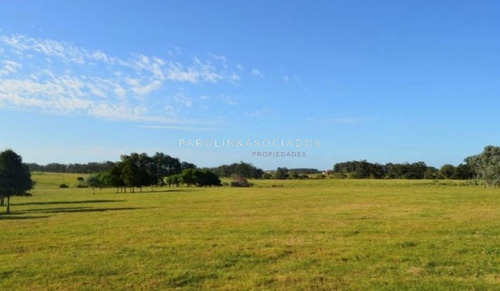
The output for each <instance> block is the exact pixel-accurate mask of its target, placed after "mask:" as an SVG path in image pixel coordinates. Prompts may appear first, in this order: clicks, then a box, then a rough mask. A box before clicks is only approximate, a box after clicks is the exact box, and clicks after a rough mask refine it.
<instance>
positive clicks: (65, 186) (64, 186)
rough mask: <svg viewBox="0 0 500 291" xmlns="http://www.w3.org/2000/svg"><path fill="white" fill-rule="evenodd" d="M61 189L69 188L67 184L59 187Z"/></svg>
mask: <svg viewBox="0 0 500 291" xmlns="http://www.w3.org/2000/svg"><path fill="white" fill-rule="evenodd" d="M59 188H69V186H68V185H66V184H61V185H59Z"/></svg>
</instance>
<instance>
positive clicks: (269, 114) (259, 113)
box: [246, 108, 279, 119]
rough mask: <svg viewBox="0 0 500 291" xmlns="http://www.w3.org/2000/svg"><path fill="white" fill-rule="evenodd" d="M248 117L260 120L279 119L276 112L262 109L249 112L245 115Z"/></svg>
mask: <svg viewBox="0 0 500 291" xmlns="http://www.w3.org/2000/svg"><path fill="white" fill-rule="evenodd" d="M246 115H247V116H248V117H252V118H256V119H260V118H273V119H279V114H278V112H276V111H274V110H272V109H269V108H262V109H258V110H255V111H253V112H249V113H247V114H246Z"/></svg>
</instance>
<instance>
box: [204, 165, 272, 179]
mask: <svg viewBox="0 0 500 291" xmlns="http://www.w3.org/2000/svg"><path fill="white" fill-rule="evenodd" d="M211 170H212V171H213V172H214V173H216V174H217V175H219V176H220V177H226V178H230V177H242V178H249V179H260V178H262V175H263V174H264V171H263V170H262V169H260V168H257V167H255V166H254V165H252V164H249V163H245V162H239V163H233V164H230V165H222V166H219V167H217V168H212V169H211Z"/></svg>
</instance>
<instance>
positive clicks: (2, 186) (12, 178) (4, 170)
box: [0, 150, 34, 213]
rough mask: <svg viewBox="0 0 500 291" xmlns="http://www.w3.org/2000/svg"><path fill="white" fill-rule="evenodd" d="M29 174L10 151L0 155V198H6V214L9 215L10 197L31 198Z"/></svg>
mask: <svg viewBox="0 0 500 291" xmlns="http://www.w3.org/2000/svg"><path fill="white" fill-rule="evenodd" d="M33 185H34V182H33V181H32V180H31V172H30V170H29V167H28V165H26V164H24V163H23V160H22V158H21V156H19V155H18V154H16V153H15V152H14V151H12V150H5V151H3V152H2V153H0V196H1V197H2V198H7V213H10V197H11V196H31V194H29V193H27V191H29V190H31V189H32V188H33Z"/></svg>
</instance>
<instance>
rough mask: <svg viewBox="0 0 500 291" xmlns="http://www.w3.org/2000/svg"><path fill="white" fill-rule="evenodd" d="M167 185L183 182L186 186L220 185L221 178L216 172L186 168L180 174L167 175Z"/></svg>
mask: <svg viewBox="0 0 500 291" xmlns="http://www.w3.org/2000/svg"><path fill="white" fill-rule="evenodd" d="M165 180H166V184H167V186H169V187H170V186H179V185H181V184H185V185H186V186H192V185H195V186H198V187H205V186H222V183H221V180H220V179H219V176H217V174H216V173H214V172H212V171H210V170H207V169H204V170H200V169H194V168H187V169H184V170H182V172H181V173H180V174H176V175H171V176H168V177H167V178H166V179H165Z"/></svg>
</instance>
